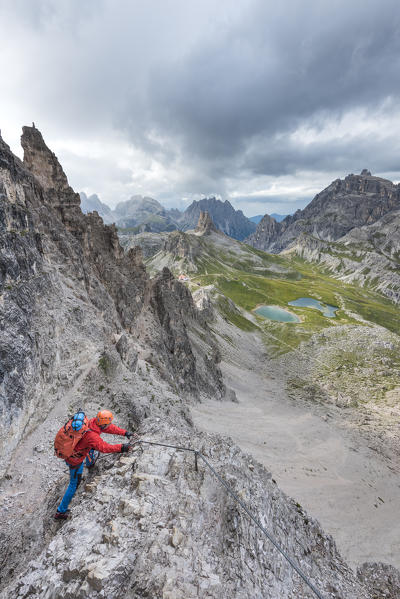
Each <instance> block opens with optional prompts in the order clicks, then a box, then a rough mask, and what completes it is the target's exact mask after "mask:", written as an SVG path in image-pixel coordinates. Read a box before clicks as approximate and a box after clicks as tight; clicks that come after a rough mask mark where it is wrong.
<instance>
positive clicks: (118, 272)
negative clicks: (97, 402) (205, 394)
mask: <svg viewBox="0 0 400 599" xmlns="http://www.w3.org/2000/svg"><path fill="white" fill-rule="evenodd" d="M21 141H22V145H23V148H24V152H25V154H24V162H23V163H21V161H20V160H19V159H18V158H16V157H15V156H13V155H12V153H11V152H10V150H9V148H8V146H7V145H6V144H5V143H4V142H3V141H2V140H1V142H0V169H1V171H0V214H1V217H2V218H1V220H0V223H1V224H0V226H1V229H0V233H1V246H2V254H1V269H0V273H1V279H0V284H1V303H0V322H1V324H2V334H1V345H2V350H1V352H2V353H1V355H2V360H1V373H0V374H1V387H0V393H1V402H0V405H1V410H2V420H1V433H2V434H1V439H2V445H1V452H2V470H3V471H4V467H5V465H6V463H7V456H8V455H9V454H10V452H12V450H13V448H15V446H16V444H17V443H18V441H19V439H20V438H21V435H22V434H23V431H24V428H25V426H26V425H27V424H28V422H29V423H30V425H32V423H33V422H34V420H35V417H34V414H35V413H36V412H37V407H38V405H41V406H42V408H43V409H44V410H47V409H48V406H49V402H51V401H55V400H56V397H57V394H58V393H60V392H61V389H60V387H59V386H58V385H57V384H54V381H57V382H60V383H62V385H64V386H68V385H70V384H71V381H72V380H73V379H74V376H75V374H74V373H73V372H72V373H71V372H68V370H69V369H70V366H71V364H73V363H74V361H75V362H77V363H79V359H76V358H78V356H79V355H80V354H81V353H84V352H85V349H86V348H87V347H88V346H92V347H93V345H94V346H96V347H97V348H100V350H101V348H102V347H104V346H105V345H107V344H108V343H109V340H110V338H111V336H112V335H113V334H114V333H116V334H119V335H122V336H123V338H124V339H125V342H122V341H121V344H120V347H121V352H122V354H123V357H124V358H125V357H126V356H130V357H129V358H127V359H128V360H129V361H130V362H131V363H132V367H134V362H135V360H134V356H135V355H136V356H137V355H138V354H140V352H141V351H144V350H143V347H144V346H145V347H146V352H147V353H149V356H150V357H149V359H153V360H154V363H155V364H157V365H158V367H159V368H160V370H161V371H162V372H163V373H164V376H166V377H167V378H169V379H170V380H171V382H172V381H173V382H174V384H176V385H177V386H178V387H179V388H181V389H182V391H183V392H186V393H191V394H195V395H196V394H198V393H199V392H200V391H201V390H206V388H207V389H212V392H213V393H215V391H216V390H217V393H218V389H219V390H220V391H221V393H223V392H224V391H223V384H222V381H221V376H220V374H219V373H218V368H214V369H213V368H212V367H211V366H212V365H213V364H214V363H215V360H214V359H212V360H211V362H209V357H210V355H211V356H213V355H215V356H217V350H216V348H215V345H214V344H213V342H212V339H211V336H210V335H208V339H209V341H210V344H211V345H207V344H204V343H203V344H202V343H197V344H193V343H192V342H191V340H190V338H189V328H190V327H192V328H193V330H194V331H195V330H198V329H202V330H203V331H204V330H206V323H205V321H204V319H202V317H201V315H200V314H199V313H198V312H197V311H196V309H195V306H194V304H193V300H192V297H191V295H190V293H189V292H188V290H187V289H186V288H185V287H184V286H182V285H181V284H180V283H178V282H177V281H176V280H175V279H174V278H173V276H172V275H171V273H169V272H168V271H164V272H163V273H160V275H159V276H158V277H156V278H154V279H150V278H149V277H148V275H147V273H146V270H145V268H144V265H143V263H142V257H141V251H140V248H133V249H130V250H129V251H128V252H127V253H125V252H124V251H123V249H122V247H121V246H120V244H119V241H118V235H117V232H116V228H115V226H114V225H111V226H106V225H104V224H103V221H102V219H101V218H100V217H99V215H98V214H97V213H96V212H93V213H90V214H88V215H83V214H82V212H81V210H80V207H79V205H80V199H79V195H78V194H76V193H75V192H74V191H73V190H72V189H71V187H70V186H69V184H68V180H67V178H66V176H65V174H64V172H63V170H62V168H61V166H60V164H59V162H58V160H57V158H56V156H55V155H54V154H53V153H52V152H51V151H50V150H49V149H48V148H47V146H46V145H45V143H44V141H43V138H42V136H41V134H40V132H39V131H38V130H37V129H35V128H33V127H24V130H23V136H22V140H21ZM28 169H29V170H28ZM44 331H46V334H44ZM202 336H203V337H204V334H203V333H202ZM202 346H203V347H202ZM74 355H75V356H76V358H74ZM151 356H153V358H151ZM217 361H218V360H217ZM67 365H68V367H67ZM76 371H77V373H78V372H79V368H77V369H76ZM189 374H190V376H188V375H189ZM204 375H205V376H204ZM203 376H204V378H203ZM71 377H72V378H71ZM215 377H216V378H215ZM201 379H203V383H204V385H203V384H202V383H201V382H200V380H201ZM51 390H53V391H51ZM50 396H51V397H50ZM44 397H46V398H47V399H46V400H44V399H41V398H44Z"/></svg>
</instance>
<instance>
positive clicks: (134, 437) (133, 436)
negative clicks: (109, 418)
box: [125, 431, 139, 441]
mask: <svg viewBox="0 0 400 599" xmlns="http://www.w3.org/2000/svg"><path fill="white" fill-rule="evenodd" d="M125 437H128V439H132V441H138V439H139V436H138V435H137V434H136V433H130V432H128V431H126V433H125Z"/></svg>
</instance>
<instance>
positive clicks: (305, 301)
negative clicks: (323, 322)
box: [288, 297, 339, 318]
mask: <svg viewBox="0 0 400 599" xmlns="http://www.w3.org/2000/svg"><path fill="white" fill-rule="evenodd" d="M288 305H289V306H297V307H298V308H315V309H316V310H319V311H320V312H322V314H323V315H324V316H328V318H334V317H335V316H336V314H335V312H337V310H339V308H338V307H337V306H331V305H330V304H323V303H322V302H320V301H318V300H316V299H313V298H312V297H299V299H297V300H294V301H293V302H288Z"/></svg>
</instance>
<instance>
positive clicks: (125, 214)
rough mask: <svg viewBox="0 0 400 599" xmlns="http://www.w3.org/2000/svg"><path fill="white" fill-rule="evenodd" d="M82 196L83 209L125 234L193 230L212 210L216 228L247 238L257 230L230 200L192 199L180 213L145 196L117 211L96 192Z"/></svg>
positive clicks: (127, 203)
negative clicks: (100, 198)
mask: <svg viewBox="0 0 400 599" xmlns="http://www.w3.org/2000/svg"><path fill="white" fill-rule="evenodd" d="M80 196H81V208H82V211H83V212H85V213H88V212H92V211H93V210H96V211H97V212H98V214H99V215H100V216H102V217H103V218H104V221H105V222H106V223H115V224H116V226H117V227H118V228H119V229H122V231H121V234H122V235H127V234H138V233H143V232H152V233H160V232H162V231H174V230H183V231H186V230H188V229H194V228H195V227H196V225H197V222H198V220H199V216H200V212H201V211H207V212H209V214H210V215H211V217H212V219H213V221H214V222H215V225H216V227H217V228H218V229H220V230H221V231H223V232H224V233H226V235H229V236H231V237H233V238H234V239H244V238H245V237H247V236H248V235H249V234H250V233H252V232H254V231H255V229H256V225H255V223H253V222H251V221H250V220H249V219H248V218H247V217H245V216H244V214H243V212H242V211H241V210H235V209H234V208H233V206H232V205H231V204H230V202H228V200H226V201H225V202H222V201H221V200H217V199H216V198H204V199H202V200H199V201H194V202H192V204H191V205H190V206H188V207H187V208H186V210H185V211H184V212H181V211H180V210H177V209H171V210H166V209H165V208H164V207H163V206H162V204H160V202H158V201H157V200H154V199H153V198H149V197H143V196H133V197H132V198H131V199H130V200H127V201H125V202H119V203H118V204H117V206H116V207H115V209H114V210H111V209H110V208H109V207H108V206H107V205H106V204H103V203H102V202H100V200H99V198H98V196H97V195H95V194H94V195H92V196H90V198H88V197H87V196H86V194H84V193H81V194H80Z"/></svg>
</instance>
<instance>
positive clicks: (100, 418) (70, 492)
mask: <svg viewBox="0 0 400 599" xmlns="http://www.w3.org/2000/svg"><path fill="white" fill-rule="evenodd" d="M113 418H114V417H113V415H112V413H111V412H109V411H108V410H101V411H100V412H99V413H98V414H97V416H96V417H95V418H92V419H91V420H89V422H88V421H87V419H86V417H85V414H84V413H83V412H78V413H77V414H75V416H74V417H73V419H72V427H73V428H74V430H79V427H82V426H83V425H84V421H85V427H86V426H87V430H86V432H85V433H84V435H83V436H82V439H81V440H80V441H79V442H78V443H77V445H76V446H75V448H74V454H73V457H72V456H71V457H70V458H68V459H66V460H65V461H66V463H67V465H68V466H69V475H70V482H69V485H68V488H67V490H66V492H65V494H64V497H63V498H62V501H61V503H60V505H59V506H58V508H57V511H56V513H55V515H54V518H55V519H56V520H66V519H67V518H68V516H69V513H70V510H69V509H68V505H69V503H70V501H71V499H72V498H73V496H74V495H75V492H76V489H77V488H78V486H79V483H80V482H81V478H82V472H83V466H84V462H85V461H86V466H87V467H88V468H92V467H93V466H94V464H95V462H96V460H97V458H98V455H99V453H123V452H127V451H130V450H131V445H129V443H117V444H116V445H110V444H109V443H106V442H105V441H103V439H102V438H101V437H100V435H101V434H102V433H107V434H109V435H121V436H123V437H127V438H128V439H130V438H131V437H133V438H134V439H137V438H138V436H137V435H136V433H130V432H128V431H126V430H125V429H123V428H119V427H118V426H115V424H111V423H112V420H113Z"/></svg>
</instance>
